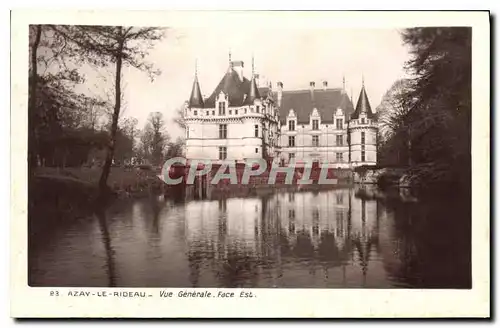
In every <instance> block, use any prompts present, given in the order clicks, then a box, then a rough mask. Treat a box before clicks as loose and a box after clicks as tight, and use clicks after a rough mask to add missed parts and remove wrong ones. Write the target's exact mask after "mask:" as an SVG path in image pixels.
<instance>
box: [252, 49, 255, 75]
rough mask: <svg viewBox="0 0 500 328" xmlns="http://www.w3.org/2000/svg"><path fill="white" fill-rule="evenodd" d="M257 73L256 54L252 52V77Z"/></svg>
mask: <svg viewBox="0 0 500 328" xmlns="http://www.w3.org/2000/svg"><path fill="white" fill-rule="evenodd" d="M254 75H255V60H254V56H253V54H252V77H253V76H254Z"/></svg>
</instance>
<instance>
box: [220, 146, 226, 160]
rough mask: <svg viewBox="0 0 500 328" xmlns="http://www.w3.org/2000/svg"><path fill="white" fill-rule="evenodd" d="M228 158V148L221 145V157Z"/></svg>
mask: <svg viewBox="0 0 500 328" xmlns="http://www.w3.org/2000/svg"><path fill="white" fill-rule="evenodd" d="M226 158H227V148H226V147H219V159H226Z"/></svg>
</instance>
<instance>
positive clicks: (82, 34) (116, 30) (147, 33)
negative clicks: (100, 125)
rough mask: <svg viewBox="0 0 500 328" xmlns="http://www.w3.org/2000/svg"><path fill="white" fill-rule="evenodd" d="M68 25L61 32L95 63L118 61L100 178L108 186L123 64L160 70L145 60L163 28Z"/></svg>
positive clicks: (153, 73)
mask: <svg viewBox="0 0 500 328" xmlns="http://www.w3.org/2000/svg"><path fill="white" fill-rule="evenodd" d="M68 29H71V28H70V27H67V26H62V27H59V28H58V31H60V33H61V34H63V35H65V36H67V37H68V38H69V39H70V40H71V41H72V42H74V43H75V44H77V45H79V46H80V48H81V50H82V53H83V54H84V55H85V56H86V57H87V58H88V59H89V60H90V61H91V62H92V63H93V64H95V65H98V66H106V65H109V64H114V67H115V78H114V87H115V89H114V106H113V115H112V120H111V127H110V137H109V142H108V146H107V148H108V151H107V155H106V160H105V163H104V166H103V170H102V174H101V177H100V179H99V187H100V189H101V190H106V189H107V180H108V176H109V172H110V168H111V164H112V160H113V155H114V151H115V146H116V135H117V131H118V119H119V117H120V110H121V108H122V104H121V101H122V68H123V65H124V64H125V65H128V66H131V67H134V68H136V69H139V70H141V71H145V72H147V73H149V74H150V76H151V78H153V76H154V75H157V74H159V71H154V70H153V66H152V65H151V64H150V63H147V62H146V61H144V58H145V57H146V56H147V55H148V51H149V49H151V48H152V47H153V44H154V43H155V42H156V41H159V40H161V39H162V38H163V30H162V29H159V28H152V27H150V28H134V27H123V26H79V27H78V29H77V33H74V34H70V33H66V31H68Z"/></svg>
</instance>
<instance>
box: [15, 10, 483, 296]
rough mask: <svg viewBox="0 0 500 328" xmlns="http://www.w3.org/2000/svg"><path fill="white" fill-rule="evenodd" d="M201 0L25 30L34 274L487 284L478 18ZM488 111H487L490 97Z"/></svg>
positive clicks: (110, 281) (183, 280) (172, 286)
mask: <svg viewBox="0 0 500 328" xmlns="http://www.w3.org/2000/svg"><path fill="white" fill-rule="evenodd" d="M294 14H297V15H299V14H300V12H296V13H294ZM337 14H339V13H337ZM360 14H361V13H360ZM364 14H366V15H370V14H373V15H372V16H375V15H376V14H377V13H364ZM378 14H380V13H378ZM484 14H485V15H483V16H481V17H482V18H483V20H484V21H485V22H486V23H487V24H488V19H489V18H488V13H487V12H486V13H484ZM172 15H177V14H172ZM179 15H180V17H182V14H180V13H179ZM184 15H189V14H184ZM197 15H198V16H196V17H199V20H195V19H193V20H189V22H190V23H189V24H188V23H184V24H174V23H172V24H171V25H169V21H168V20H165V21H164V23H163V24H157V22H158V19H154V18H152V19H151V21H150V22H147V21H144V20H143V21H141V23H140V24H137V25H134V24H130V23H129V25H125V24H114V23H112V22H111V23H108V22H102V23H101V24H89V23H87V22H84V21H82V23H80V22H78V21H74V23H72V24H68V23H67V22H65V21H63V22H62V23H61V22H60V21H58V20H54V21H49V20H43V19H42V21H43V23H38V22H36V23H29V24H27V25H26V28H25V29H23V31H26V32H27V35H25V36H23V37H22V39H23V40H25V41H27V40H29V42H24V47H25V51H26V55H25V56H24V57H23V58H25V59H27V60H28V62H26V63H25V64H23V65H24V66H22V65H21V66H22V67H24V69H25V70H26V72H27V75H25V76H26V78H27V81H25V82H24V83H25V84H26V94H25V98H24V99H23V101H24V104H25V106H26V107H25V113H26V114H25V117H26V124H27V126H26V127H25V128H24V129H23V130H22V131H24V132H25V134H26V135H25V136H24V137H23V138H25V140H26V149H24V160H23V161H24V163H25V164H23V165H24V166H25V167H26V172H25V173H24V174H25V176H26V178H25V181H26V185H25V187H24V188H25V190H26V201H27V204H25V211H26V212H25V213H24V215H25V217H24V219H23V218H18V219H19V220H25V221H26V225H25V226H24V227H25V230H26V231H25V232H23V233H25V234H26V244H25V245H26V246H25V248H26V251H25V253H23V254H24V255H23V256H25V261H26V268H25V270H26V274H24V275H23V276H22V277H23V279H22V280H24V281H21V282H20V283H21V284H25V285H26V286H27V287H28V286H29V288H30V290H37V289H38V288H40V287H48V288H50V291H51V292H50V293H51V294H50V296H54V295H55V296H58V297H61V296H60V295H61V294H63V293H64V295H66V296H67V295H69V296H77V295H75V294H78V295H80V293H83V294H81V295H86V296H89V297H91V295H94V294H93V289H92V288H99V290H104V291H107V293H108V298H109V297H110V294H112V295H113V297H115V299H116V298H119V297H128V296H130V297H137V298H140V297H144V298H148V297H156V294H152V292H149V291H147V290H146V289H148V290H149V289H161V290H162V292H160V294H158V295H160V297H165V296H169V295H170V296H171V295H172V294H169V293H170V292H169V290H172V291H173V296H178V297H180V298H182V297H184V298H186V297H191V298H197V299H199V298H203V297H212V298H221V297H222V298H224V297H233V296H231V295H233V294H234V293H236V296H235V297H238V296H239V297H240V298H249V299H252V298H254V299H255V298H259V297H262V296H260V295H259V290H261V289H272V290H276V291H278V290H292V291H293V290H297V291H298V290H302V291H304V290H318V291H319V290H325V289H326V290H337V289H340V290H345V291H349V290H351V291H353V292H354V291H355V290H360V289H361V290H385V289H389V290H418V291H422V290H437V289H439V290H442V291H443V293H444V292H445V291H446V290H450V291H457V292H467V291H471V290H472V288H473V287H476V285H475V284H473V280H474V279H473V272H474V268H473V265H472V264H473V263H474V262H473V234H472V230H473V229H472V225H473V202H472V200H473V195H472V193H473V192H472V190H473V187H472V181H473V172H472V169H471V168H472V160H473V155H472V140H473V137H472V136H473V129H472V121H473V115H472V113H473V109H472V92H473V87H472V86H473V83H472V82H473V70H474V66H473V60H472V59H473V56H472V55H473V45H474V40H473V35H475V34H474V33H475V31H474V28H473V27H472V24H468V23H467V21H466V20H464V22H463V23H462V24H449V25H444V26H440V25H432V24H430V25H429V24H426V23H425V21H424V20H422V22H423V24H421V25H418V24H415V25H413V24H409V25H400V24H399V25H396V26H374V27H370V26H369V25H366V24H359V26H356V24H353V23H351V24H349V25H345V26H340V25H332V26H327V25H325V26H321V25H319V24H318V25H311V26H305V25H296V26H292V25H285V24H278V23H277V24H266V22H268V21H270V20H272V19H273V17H277V18H278V17H279V16H281V15H283V16H286V13H285V12H283V13H280V12H273V13H270V12H251V13H250V12H249V13H239V12H218V13H211V14H208V13H207V14H203V13H198V14H197ZM204 15H206V16H209V17H212V16H214V15H216V16H214V17H217V18H216V19H213V20H210V19H209V21H212V22H213V21H218V22H219V24H209V23H208V21H207V24H197V23H194V22H195V21H196V22H201V21H202V20H203V18H204V17H205V16H204ZM240 15H242V16H240ZM308 15H310V18H313V17H314V13H308V14H305V13H304V16H305V17H309V16H308ZM443 15H444V13H443ZM142 17H145V16H142ZM152 17H153V16H152ZM327 17H328V13H323V14H322V15H320V16H319V17H318V19H319V18H322V19H323V18H326V19H328V18H327ZM420 17H422V16H420ZM465 17H467V16H465ZM245 18H248V19H245ZM250 18H251V19H250ZM226 19H227V21H226ZM180 20H182V19H180ZM221 20H222V21H225V22H224V23H222V22H221ZM259 20H261V21H262V24H259V23H257V22H258V21H259ZM122 21H123V20H122ZM131 22H132V20H131ZM152 23H155V24H152ZM485 37H486V38H487V39H488V40H489V35H485ZM487 58H489V57H487ZM23 63H24V62H23ZM21 82H22V81H21ZM488 97H489V96H488ZM475 99H476V100H477V99H478V98H475ZM482 99H483V100H484V101H486V103H487V101H488V98H487V97H485V98H482ZM474 113H475V114H474V115H484V117H483V118H484V119H485V120H486V121H483V122H484V128H486V129H489V108H487V107H483V108H479V106H478V107H476V108H474ZM16 129H17V126H15V125H12V133H15V131H16ZM20 131H21V130H20ZM488 135H489V133H488ZM476 141H477V139H476ZM482 143H483V144H484V143H485V140H484V139H483V141H482ZM486 143H488V144H489V139H488V140H486ZM21 154H22V153H21ZM488 156H489V154H488ZM20 158H21V157H20ZM478 158H479V157H478ZM21 160H22V159H21ZM483 164H486V165H489V162H484V163H483ZM487 168H488V170H489V166H487ZM475 173H476V174H477V173H478V172H475ZM483 173H484V174H488V172H483ZM478 181H479V180H478ZM481 187H484V186H481ZM483 192H487V191H486V189H484V190H483ZM477 195H479V194H477ZM484 219H485V220H486V219H487V218H484ZM485 220H483V221H481V222H483V223H484V224H485V227H486V228H487V229H489V228H488V222H486V221H485ZM478 222H479V221H478ZM487 231H489V230H487ZM485 254H486V253H485ZM481 268H484V266H483V267H481ZM19 279H21V278H19ZM64 288H69V289H68V290H72V291H73V290H74V291H75V292H72V291H70V292H66V290H67V289H64ZM82 288H83V289H82ZM86 288H87V289H86ZM88 288H91V289H88ZM127 288H134V289H127ZM212 289H213V290H212ZM48 290H49V289H47V291H46V292H45V294H46V296H48V295H49V294H48V293H49V292H48ZM211 290H212V291H211ZM68 293H69V294H68ZM86 293H88V294H86ZM101 293H103V292H101ZM124 293H125V294H124ZM95 295H97V296H99V292H98V291H97V290H96V294H95ZM127 295H128V296H127ZM104 296H106V292H104ZM170 296H169V297H170ZM87 302H92V300H91V298H88V299H87Z"/></svg>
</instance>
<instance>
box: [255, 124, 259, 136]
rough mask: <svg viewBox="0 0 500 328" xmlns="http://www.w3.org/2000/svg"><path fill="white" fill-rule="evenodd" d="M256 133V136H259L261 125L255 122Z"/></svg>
mask: <svg viewBox="0 0 500 328" xmlns="http://www.w3.org/2000/svg"><path fill="white" fill-rule="evenodd" d="M254 134H255V138H258V137H259V125H258V124H255V127H254Z"/></svg>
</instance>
